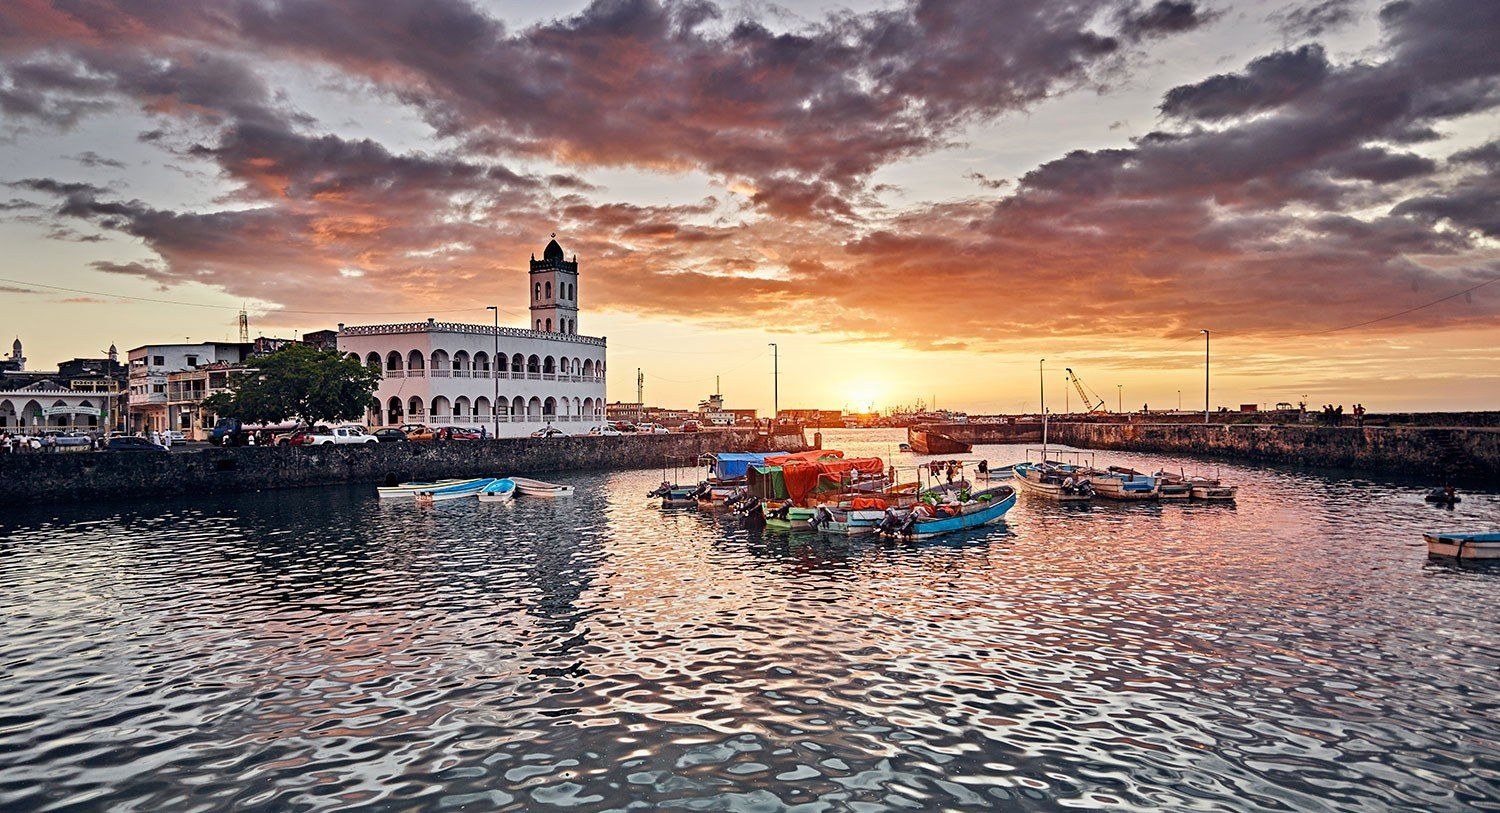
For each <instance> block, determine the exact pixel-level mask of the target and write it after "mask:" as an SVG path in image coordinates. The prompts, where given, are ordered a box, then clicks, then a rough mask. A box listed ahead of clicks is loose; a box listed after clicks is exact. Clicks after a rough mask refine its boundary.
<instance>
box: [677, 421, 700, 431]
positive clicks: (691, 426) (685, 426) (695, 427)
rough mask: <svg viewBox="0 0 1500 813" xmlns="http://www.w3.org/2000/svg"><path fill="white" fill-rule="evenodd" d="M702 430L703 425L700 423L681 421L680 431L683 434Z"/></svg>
mask: <svg viewBox="0 0 1500 813" xmlns="http://www.w3.org/2000/svg"><path fill="white" fill-rule="evenodd" d="M702 428H703V425H702V424H700V423H698V422H697V421H683V422H682V431H684V432H697V431H699V430H701V429H702Z"/></svg>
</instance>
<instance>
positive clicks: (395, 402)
mask: <svg viewBox="0 0 1500 813" xmlns="http://www.w3.org/2000/svg"><path fill="white" fill-rule="evenodd" d="M385 412H386V415H385V422H386V424H387V425H388V426H400V425H401V423H402V420H403V416H404V414H405V413H403V412H402V411H401V399H400V398H397V397H395V396H394V395H393V396H391V400H389V401H387V402H386V404H385Z"/></svg>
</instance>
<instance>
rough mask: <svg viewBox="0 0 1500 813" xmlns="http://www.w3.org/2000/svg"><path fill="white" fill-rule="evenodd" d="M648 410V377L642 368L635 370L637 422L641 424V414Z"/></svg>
mask: <svg viewBox="0 0 1500 813" xmlns="http://www.w3.org/2000/svg"><path fill="white" fill-rule="evenodd" d="M645 409H646V376H644V375H642V374H641V368H639V367H637V368H635V422H636V423H640V422H641V413H643V412H644V411H645Z"/></svg>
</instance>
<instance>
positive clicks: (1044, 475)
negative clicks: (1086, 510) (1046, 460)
mask: <svg viewBox="0 0 1500 813" xmlns="http://www.w3.org/2000/svg"><path fill="white" fill-rule="evenodd" d="M1081 471H1083V469H1076V468H1073V467H1071V466H1055V465H1042V464H1039V463H1017V464H1016V465H1015V466H1013V467H1012V468H1011V483H1012V484H1013V485H1014V486H1015V489H1016V490H1017V491H1021V492H1025V493H1027V494H1035V495H1037V496H1038V497H1043V498H1046V499H1049V500H1056V501H1057V502H1088V501H1089V500H1091V499H1093V497H1094V488H1093V484H1092V483H1090V482H1089V481H1088V479H1087V478H1084V477H1080V476H1079V472H1081Z"/></svg>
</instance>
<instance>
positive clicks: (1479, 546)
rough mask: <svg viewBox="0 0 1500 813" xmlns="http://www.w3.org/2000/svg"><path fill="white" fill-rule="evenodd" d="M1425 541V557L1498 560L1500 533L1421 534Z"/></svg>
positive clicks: (1499, 555)
mask: <svg viewBox="0 0 1500 813" xmlns="http://www.w3.org/2000/svg"><path fill="white" fill-rule="evenodd" d="M1422 537H1423V538H1424V539H1426V540H1427V555H1428V556H1436V557H1441V558H1444V559H1488V560H1491V561H1493V560H1496V559H1500V531H1495V532H1492V533H1486V534H1479V533H1465V532H1461V531H1444V532H1442V533H1435V534H1422Z"/></svg>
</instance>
